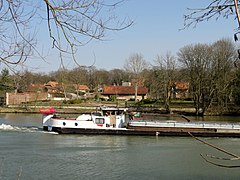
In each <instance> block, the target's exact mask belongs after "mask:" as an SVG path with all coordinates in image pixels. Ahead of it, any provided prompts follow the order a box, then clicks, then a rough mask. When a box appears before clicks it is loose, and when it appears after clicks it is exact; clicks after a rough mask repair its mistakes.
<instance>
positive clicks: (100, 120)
mask: <svg viewBox="0 0 240 180" xmlns="http://www.w3.org/2000/svg"><path fill="white" fill-rule="evenodd" d="M95 123H96V124H104V118H96V119H95Z"/></svg>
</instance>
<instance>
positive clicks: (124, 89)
mask: <svg viewBox="0 0 240 180" xmlns="http://www.w3.org/2000/svg"><path fill="white" fill-rule="evenodd" d="M147 93H148V88H146V87H138V88H137V99H138V100H142V99H144V98H145V96H146V95H147ZM101 95H103V96H105V97H106V96H107V97H108V98H109V99H110V98H111V96H116V98H117V99H122V100H130V99H134V98H135V87H134V86H104V87H103V92H102V93H101Z"/></svg>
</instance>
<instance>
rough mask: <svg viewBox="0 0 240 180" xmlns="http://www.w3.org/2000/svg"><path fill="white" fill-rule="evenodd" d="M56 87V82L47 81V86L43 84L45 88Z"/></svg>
mask: <svg viewBox="0 0 240 180" xmlns="http://www.w3.org/2000/svg"><path fill="white" fill-rule="evenodd" d="M58 85H59V83H58V82H56V81H49V82H48V83H47V84H45V86H51V87H56V86H58Z"/></svg>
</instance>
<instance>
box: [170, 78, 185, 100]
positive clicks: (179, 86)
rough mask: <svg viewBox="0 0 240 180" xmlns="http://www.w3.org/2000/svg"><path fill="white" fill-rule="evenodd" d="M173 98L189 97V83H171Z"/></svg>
mask: <svg viewBox="0 0 240 180" xmlns="http://www.w3.org/2000/svg"><path fill="white" fill-rule="evenodd" d="M172 89H173V98H177V99H184V98H188V97H189V82H181V81H176V82H174V83H173V86H172Z"/></svg>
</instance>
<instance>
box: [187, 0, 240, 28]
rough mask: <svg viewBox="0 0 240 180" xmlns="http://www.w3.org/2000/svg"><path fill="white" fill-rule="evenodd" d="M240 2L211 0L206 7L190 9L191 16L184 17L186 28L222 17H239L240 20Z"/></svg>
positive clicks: (235, 0)
mask: <svg viewBox="0 0 240 180" xmlns="http://www.w3.org/2000/svg"><path fill="white" fill-rule="evenodd" d="M238 2H239V1H238V0H211V1H210V2H209V3H207V5H206V6H205V7H198V8H188V10H189V11H190V13H189V14H187V15H185V16H184V20H185V24H184V27H189V26H196V25H197V24H198V23H200V22H203V21H207V20H209V19H212V18H215V19H216V20H217V19H219V18H220V17H223V18H226V19H227V18H229V17H230V16H234V17H237V20H238V23H239V22H240V20H239V7H238Z"/></svg>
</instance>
